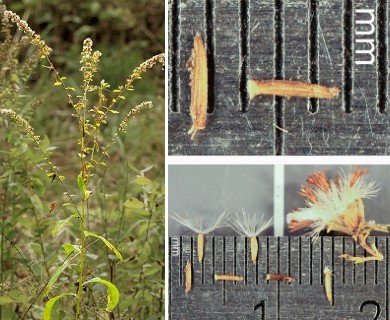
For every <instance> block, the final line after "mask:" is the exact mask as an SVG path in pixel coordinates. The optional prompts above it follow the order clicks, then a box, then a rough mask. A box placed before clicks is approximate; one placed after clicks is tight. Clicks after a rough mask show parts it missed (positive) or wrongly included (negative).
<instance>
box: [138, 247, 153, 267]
mask: <svg viewBox="0 0 390 320" xmlns="http://www.w3.org/2000/svg"><path fill="white" fill-rule="evenodd" d="M151 253H152V249H151V248H150V244H149V243H148V242H145V243H144V245H143V247H142V250H141V252H140V254H139V257H138V263H139V264H141V265H142V264H144V263H145V262H146V261H147V260H148V259H149V257H150V254H151Z"/></svg>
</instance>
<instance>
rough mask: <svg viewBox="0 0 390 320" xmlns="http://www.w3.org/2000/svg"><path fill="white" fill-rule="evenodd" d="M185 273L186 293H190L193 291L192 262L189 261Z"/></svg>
mask: <svg viewBox="0 0 390 320" xmlns="http://www.w3.org/2000/svg"><path fill="white" fill-rule="evenodd" d="M185 273H186V289H185V293H189V292H190V291H191V288H192V270H191V262H190V261H189V260H187V264H186V269H185Z"/></svg>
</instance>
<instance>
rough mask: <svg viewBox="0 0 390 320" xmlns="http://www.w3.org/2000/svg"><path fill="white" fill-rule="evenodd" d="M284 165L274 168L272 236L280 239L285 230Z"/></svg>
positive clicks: (277, 165)
mask: <svg viewBox="0 0 390 320" xmlns="http://www.w3.org/2000/svg"><path fill="white" fill-rule="evenodd" d="M284 171H285V170H284V165H282V164H276V165H275V166H274V224H273V225H274V236H275V237H282V236H283V235H284V230H285V213H284V174H285V172H284Z"/></svg>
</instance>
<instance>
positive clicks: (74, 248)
mask: <svg viewBox="0 0 390 320" xmlns="http://www.w3.org/2000/svg"><path fill="white" fill-rule="evenodd" d="M62 247H63V248H64V250H65V253H66V254H70V253H72V252H73V251H77V252H80V251H81V248H80V246H77V245H75V244H70V243H65V244H63V245H62Z"/></svg>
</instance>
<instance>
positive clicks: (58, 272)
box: [44, 262, 69, 295]
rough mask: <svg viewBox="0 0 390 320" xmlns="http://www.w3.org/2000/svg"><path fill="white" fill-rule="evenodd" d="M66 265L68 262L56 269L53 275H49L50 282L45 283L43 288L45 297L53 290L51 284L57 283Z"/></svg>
mask: <svg viewBox="0 0 390 320" xmlns="http://www.w3.org/2000/svg"><path fill="white" fill-rule="evenodd" d="M68 264H69V263H68V262H65V263H64V264H63V265H62V266H60V267H58V268H57V269H56V271H54V272H53V274H52V275H51V277H50V280H49V282H48V283H47V285H46V287H45V290H44V291H45V294H46V295H48V294H49V292H50V291H51V289H52V288H53V284H54V283H55V282H56V281H57V279H58V277H59V276H60V274H61V273H62V272H63V271H64V270H65V269H66V267H67V266H68Z"/></svg>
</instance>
